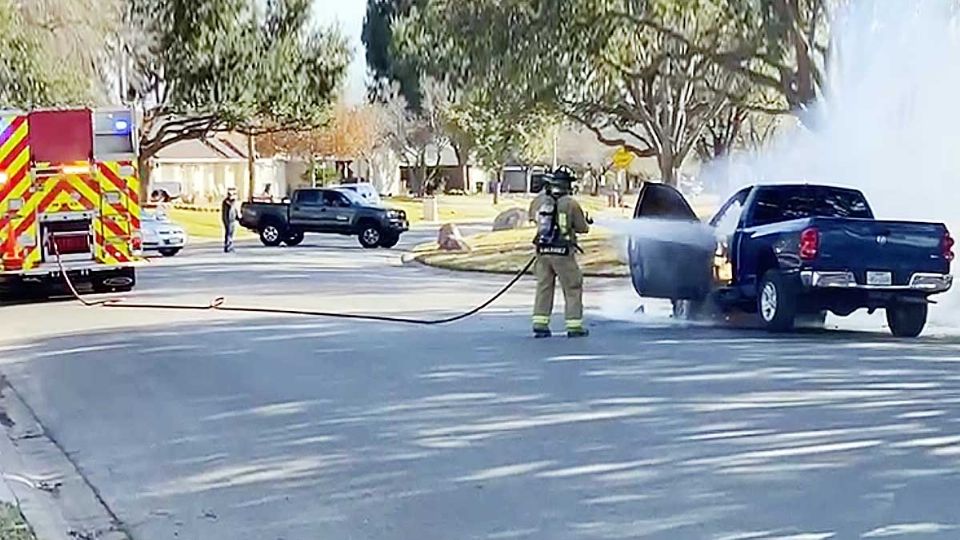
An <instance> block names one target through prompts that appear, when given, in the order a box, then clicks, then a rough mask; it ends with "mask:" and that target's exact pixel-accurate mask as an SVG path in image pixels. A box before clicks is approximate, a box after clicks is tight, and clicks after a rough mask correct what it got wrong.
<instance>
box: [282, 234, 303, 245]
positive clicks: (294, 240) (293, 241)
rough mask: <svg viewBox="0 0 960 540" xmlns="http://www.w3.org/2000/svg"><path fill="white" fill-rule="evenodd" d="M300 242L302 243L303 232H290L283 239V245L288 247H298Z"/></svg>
mask: <svg viewBox="0 0 960 540" xmlns="http://www.w3.org/2000/svg"><path fill="white" fill-rule="evenodd" d="M301 242H303V231H291V232H289V233H287V237H286V238H284V239H283V243H284V244H286V245H288V246H290V247H293V246H299V245H300V243H301Z"/></svg>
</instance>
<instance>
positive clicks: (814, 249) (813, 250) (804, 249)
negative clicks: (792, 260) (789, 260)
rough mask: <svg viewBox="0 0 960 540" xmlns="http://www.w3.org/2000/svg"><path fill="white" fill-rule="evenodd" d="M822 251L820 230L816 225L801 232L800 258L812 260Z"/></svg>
mask: <svg viewBox="0 0 960 540" xmlns="http://www.w3.org/2000/svg"><path fill="white" fill-rule="evenodd" d="M819 253H820V231H819V230H817V228H816V227H810V228H808V229H804V230H803V232H801V233H800V258H801V259H802V260H804V261H810V260H813V259H816V258H817V255H818V254H819Z"/></svg>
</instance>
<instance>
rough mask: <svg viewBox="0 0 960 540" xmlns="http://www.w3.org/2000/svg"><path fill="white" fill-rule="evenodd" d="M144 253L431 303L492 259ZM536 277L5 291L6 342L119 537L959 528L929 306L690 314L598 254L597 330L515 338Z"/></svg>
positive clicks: (176, 278)
mask: <svg viewBox="0 0 960 540" xmlns="http://www.w3.org/2000/svg"><path fill="white" fill-rule="evenodd" d="M430 235H432V232H429V231H428V232H423V233H418V234H411V235H409V237H408V238H406V239H405V241H404V244H403V246H409V245H411V244H412V243H414V242H415V241H416V240H418V239H420V238H426V237H428V236H430ZM140 280H141V282H140V286H139V287H138V290H137V292H136V294H135V296H136V297H137V298H138V299H151V300H163V301H185V302H195V303H203V302H206V301H207V300H208V299H210V298H212V297H214V296H219V295H224V296H226V298H227V301H228V302H230V303H231V304H235V305H236V304H248V305H266V304H271V305H272V304H276V305H286V306H296V307H304V308H316V309H325V310H342V311H344V312H353V313H359V312H389V313H403V314H407V315H411V314H412V315H418V316H440V315H445V314H450V313H453V312H456V311H459V310H463V309H466V308H468V307H470V306H472V305H474V304H476V303H479V302H480V301H482V300H483V299H484V298H485V297H486V296H487V295H489V294H490V293H492V292H493V291H495V290H496V289H497V288H498V287H499V286H500V284H501V283H503V282H504V281H505V278H504V277H503V276H485V275H473V274H452V273H445V272H441V271H435V270H432V269H427V268H423V267H420V266H416V265H414V266H411V265H403V264H402V263H401V262H400V253H399V252H398V251H397V250H393V251H373V252H371V251H366V250H362V249H360V248H359V247H358V246H357V245H356V242H355V240H353V239H339V238H326V237H314V238H308V240H307V242H306V243H305V244H304V245H303V246H302V247H299V248H295V249H282V248H276V249H268V248H263V247H260V246H256V245H252V244H244V245H241V247H240V250H239V252H238V253H237V254H235V255H223V254H220V253H217V251H216V249H213V248H194V249H191V250H188V251H187V252H185V253H184V254H183V255H181V256H178V257H176V258H174V259H164V260H159V261H157V262H154V263H152V264H151V265H150V266H149V267H148V268H146V269H144V270H143V271H141V273H140ZM531 294H532V290H531V284H530V283H529V282H528V281H525V282H523V283H522V285H521V286H519V287H518V288H517V290H516V291H515V292H511V293H510V294H508V295H507V296H506V297H505V298H504V300H503V301H502V302H500V303H498V304H497V305H496V306H495V308H494V309H492V310H490V311H488V312H486V313H484V314H483V315H481V316H479V317H477V318H475V319H471V320H469V321H466V322H463V323H460V324H457V325H455V326H443V327H410V326H398V325H385V324H378V323H366V322H356V321H345V320H336V319H310V318H297V317H270V318H264V317H258V316H246V315H228V314H217V313H206V312H175V311H150V312H146V311H136V310H122V309H103V308H83V307H81V306H78V305H76V304H73V303H68V302H50V303H44V304H31V305H18V306H6V307H3V308H0V313H2V320H3V322H2V324H0V340H2V341H0V370H2V372H3V373H4V374H5V375H6V376H7V378H8V380H9V382H10V383H11V384H12V385H13V386H14V387H15V388H16V389H17V391H18V392H19V393H20V395H22V396H23V398H24V399H25V400H26V402H27V403H28V404H29V405H30V407H31V408H32V409H33V410H34V411H35V413H36V415H37V416H38V417H39V419H40V420H41V422H42V423H43V425H44V426H45V428H46V429H47V430H48V432H49V433H50V434H51V435H53V436H54V437H55V438H56V440H57V441H58V442H59V444H60V445H61V446H62V447H63V448H64V450H65V451H66V452H67V454H68V455H69V456H70V458H71V459H72V460H73V461H74V462H75V463H76V464H77V465H78V467H79V469H80V471H81V472H82V473H83V474H84V475H85V476H86V478H87V480H88V481H89V482H90V483H91V484H92V485H93V486H95V487H96V488H97V490H98V491H99V494H100V495H101V496H102V498H103V500H104V501H105V502H106V503H107V504H108V505H109V507H110V508H111V509H112V511H113V512H115V513H116V514H117V516H118V517H119V518H120V519H121V520H122V521H123V523H124V524H125V526H126V527H127V528H128V530H129V531H130V532H131V533H132V536H133V537H134V538H135V539H137V540H161V539H163V540H167V539H174V538H179V539H198V540H220V539H222V540H228V539H229V540H244V539H250V540H254V539H255V540H279V539H283V540H314V539H398V540H399V539H418V540H426V539H473V538H477V539H481V538H482V539H491V540H493V539H512V538H538V539H551V540H553V539H568V538H569V539H580V538H583V539H587V538H640V537H643V538H670V539H674V538H718V539H721V538H722V539H727V540H733V539H759V538H796V539H820V538H881V537H909V538H957V537H960V512H958V510H960V503H958V502H957V500H958V499H957V496H958V494H960V414H958V412H960V332H958V331H956V330H955V329H954V327H952V326H950V325H949V324H947V325H942V326H934V327H933V328H931V331H930V332H929V335H928V336H927V337H924V338H922V339H919V340H897V339H894V338H891V337H889V336H888V335H887V334H886V332H885V331H884V329H883V328H882V325H881V323H880V322H879V321H880V319H879V318H877V317H865V316H864V317H859V318H855V319H851V320H849V321H848V320H844V321H843V322H842V324H841V326H840V328H839V329H832V330H829V331H819V332H805V333H800V334H797V335H792V336H769V335H766V334H764V333H761V332H758V331H756V330H752V329H750V328H749V327H739V328H715V327H704V326H684V325H676V324H672V323H671V321H670V320H669V319H668V318H667V317H666V315H665V313H666V307H665V306H663V305H661V304H657V303H651V304H648V305H647V306H646V307H647V309H646V314H644V315H632V314H631V313H632V311H633V308H634V307H635V306H636V305H637V300H636V299H635V297H634V293H633V292H632V290H630V288H629V285H628V284H627V283H626V282H625V281H601V280H593V281H591V282H590V287H589V290H588V293H587V294H588V298H587V300H588V302H587V303H588V305H589V313H588V315H589V316H590V321H591V322H590V325H591V330H592V332H593V335H592V336H591V337H590V338H588V339H585V340H568V339H565V338H554V339H551V340H543V341H535V340H533V339H532V338H530V337H529V336H528V326H529V319H528V310H529V308H528V306H529V304H530V301H531ZM941 309H944V310H947V309H952V308H941ZM948 315H950V314H949V313H938V316H939V317H940V318H941V319H943V320H947V321H949V320H950V318H951V317H949V316H948ZM620 316H622V318H620ZM557 322H558V323H559V319H558V321H557ZM558 326H559V324H558ZM831 326H836V325H835V324H831Z"/></svg>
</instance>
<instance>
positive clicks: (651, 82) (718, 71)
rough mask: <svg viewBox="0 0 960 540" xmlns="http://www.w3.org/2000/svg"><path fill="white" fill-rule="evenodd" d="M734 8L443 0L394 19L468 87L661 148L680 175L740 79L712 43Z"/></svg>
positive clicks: (654, 1)
mask: <svg viewBox="0 0 960 540" xmlns="http://www.w3.org/2000/svg"><path fill="white" fill-rule="evenodd" d="M730 15H731V14H730V13H729V10H728V9H727V7H726V6H725V5H721V4H718V3H716V2H712V1H708V0H691V1H687V2H682V3H680V2H674V1H671V0H648V1H645V2H642V3H641V2H635V1H633V0H615V1H608V2H597V1H595V0H572V1H569V2H556V3H545V2H539V1H537V0H515V1H513V2H500V1H497V0H476V1H473V2H457V1H455V0H433V1H431V2H429V3H428V4H427V5H426V6H425V7H424V9H423V10H421V11H418V12H414V13H412V14H411V15H410V16H409V17H407V18H405V19H404V20H403V21H401V23H400V24H397V25H395V26H396V37H397V39H398V41H399V43H400V47H401V48H402V49H403V50H405V51H407V52H408V53H409V54H416V55H418V56H419V57H420V58H422V59H424V62H425V63H427V65H429V66H430V67H431V69H434V70H436V71H438V72H440V71H445V72H447V73H448V74H449V77H450V78H451V79H452V80H454V81H456V85H457V86H458V87H461V88H468V87H469V88H473V87H476V86H487V87H491V88H496V92H497V94H498V98H497V101H498V102H499V101H503V100H512V101H517V102H519V103H521V108H522V107H528V108H529V107H536V106H548V107H551V108H552V109H554V110H556V111H558V112H560V113H562V114H563V115H566V116H567V117H568V118H571V119H573V120H575V121H577V122H579V123H580V124H582V125H583V126H585V127H586V128H588V129H589V130H591V131H592V132H593V133H594V135H595V136H596V137H597V139H598V140H599V141H601V142H603V143H604V144H607V145H610V146H614V147H619V146H623V147H625V148H627V149H629V150H631V151H633V152H634V153H635V154H636V155H637V156H639V157H648V156H653V157H656V158H657V161H658V164H659V168H660V171H661V178H662V180H663V181H664V182H668V183H675V182H676V174H677V171H678V170H679V167H680V165H681V164H682V163H683V161H684V160H685V159H686V157H687V156H688V155H689V154H690V153H691V151H692V150H693V148H694V146H695V144H696V143H697V141H698V140H699V138H700V134H701V132H702V131H703V129H704V128H705V127H706V125H707V124H709V123H710V122H711V121H712V120H713V119H714V118H715V117H716V116H717V115H718V114H720V112H721V111H722V110H723V109H724V107H725V106H726V105H727V104H728V102H729V101H730V96H731V95H734V94H736V93H737V90H738V85H737V80H736V76H735V75H734V74H732V73H730V72H729V71H726V70H724V69H722V68H720V67H719V66H718V65H717V63H716V62H714V61H713V59H712V57H711V56H709V55H708V54H707V53H705V52H704V51H705V50H713V49H718V48H723V47H726V46H727V45H728V42H729V40H730V39H731V38H730V36H731V35H732V33H731V27H733V26H734V23H733V22H732V21H731V18H730ZM648 21H656V23H657V24H656V25H652V24H647V23H648ZM465 28H470V29H471V31H469V32H466V31H464V30H463V29H465ZM662 28H670V29H672V30H673V33H675V34H676V35H672V34H670V33H667V32H664V31H662V30H661V29H662Z"/></svg>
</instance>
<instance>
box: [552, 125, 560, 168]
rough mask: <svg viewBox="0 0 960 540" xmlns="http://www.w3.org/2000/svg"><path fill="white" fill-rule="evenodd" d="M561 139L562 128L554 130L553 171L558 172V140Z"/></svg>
mask: <svg viewBox="0 0 960 540" xmlns="http://www.w3.org/2000/svg"><path fill="white" fill-rule="evenodd" d="M559 137H560V127H559V126H557V127H555V128H554V130H553V170H557V139H558V138H559Z"/></svg>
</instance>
